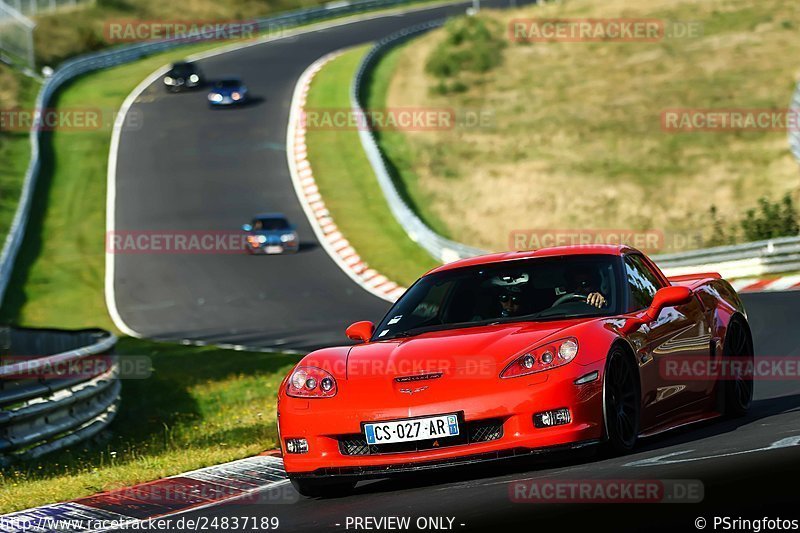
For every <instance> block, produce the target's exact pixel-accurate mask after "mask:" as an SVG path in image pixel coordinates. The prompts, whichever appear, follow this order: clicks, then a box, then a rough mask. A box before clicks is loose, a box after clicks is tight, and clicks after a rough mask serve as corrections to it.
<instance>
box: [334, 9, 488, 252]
mask: <svg viewBox="0 0 800 533" xmlns="http://www.w3.org/2000/svg"><path fill="white" fill-rule="evenodd" d="M442 24H444V20H437V21H433V22H428V23H425V24H420V25H417V26H412V27H410V28H406V29H404V30H402V31H399V32H397V33H393V34H392V35H389V36H388V37H385V38H384V39H381V40H380V41H378V42H377V43H376V44H375V46H373V47H372V49H371V50H370V51H369V52H367V54H366V55H365V56H364V58H363V59H362V60H361V64H360V65H359V67H358V70H357V71H356V75H355V77H354V78H353V82H352V85H351V88H350V105H351V107H352V108H353V111H354V112H355V114H356V115H357V116H359V115H361V114H362V113H363V112H364V108H363V83H364V81H365V80H366V79H367V78H368V76H369V75H370V72H371V70H372V68H373V67H374V66H375V65H376V64H377V63H378V61H379V60H380V58H381V57H382V56H383V55H384V54H385V53H386V52H387V51H388V50H389V49H390V48H392V47H394V46H397V45H398V44H400V43H402V42H404V41H405V40H407V39H410V38H412V37H416V36H417V35H421V34H422V33H425V32H427V31H430V30H432V29H434V28H438V27H439V26H441V25H442ZM358 133H359V137H360V139H361V145H362V146H363V148H364V151H365V152H366V154H367V159H369V162H370V165H371V166H372V169H373V171H374V172H375V177H376V178H377V179H378V184H379V185H380V187H381V190H382V191H383V195H384V196H385V197H386V201H387V202H388V204H389V209H390V210H391V212H392V214H393V215H394V217H395V218H396V219H397V221H398V222H399V223H400V225H401V226H402V227H403V229H404V230H405V232H406V233H407V234H408V236H409V237H410V238H411V240H412V241H414V242H416V243H417V244H419V245H420V246H422V247H423V248H424V249H425V250H427V251H428V253H429V254H431V256H433V257H434V259H437V260H439V261H442V262H443V263H449V262H451V261H455V260H457V259H462V258H465V257H472V256H475V255H480V254H483V253H486V252H485V251H483V250H481V249H479V248H474V247H472V246H467V245H465V244H461V243H459V242H455V241H451V240H450V239H446V238H444V237H442V236H441V235H439V234H438V233H436V232H435V231H433V230H432V229H430V228H429V227H428V226H427V224H425V222H423V221H422V220H421V219H420V218H419V216H417V214H416V213H415V212H414V210H413V209H411V208H410V207H409V206H408V204H407V203H406V201H405V200H404V199H403V197H402V196H401V195H400V193H399V192H398V191H397V188H396V187H395V185H394V180H393V178H392V175H391V173H390V172H389V169H388V167H387V166H386V162H385V161H384V159H383V153H382V152H381V150H380V148H379V147H378V143H377V141H376V140H375V136H374V134H373V132H372V130H371V129H369V128H359V132H358Z"/></svg>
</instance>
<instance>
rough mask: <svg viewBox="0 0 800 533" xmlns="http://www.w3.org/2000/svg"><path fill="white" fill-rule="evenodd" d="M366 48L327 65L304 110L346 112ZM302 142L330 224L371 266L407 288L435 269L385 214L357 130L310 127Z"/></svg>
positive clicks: (319, 75)
mask: <svg viewBox="0 0 800 533" xmlns="http://www.w3.org/2000/svg"><path fill="white" fill-rule="evenodd" d="M367 50H368V47H360V48H356V49H353V50H350V51H348V52H346V53H344V54H343V55H341V56H340V57H338V58H337V59H335V60H333V61H331V62H330V63H328V64H327V65H326V66H325V67H324V68H323V69H322V71H320V72H319V74H317V75H316V77H315V78H314V80H313V81H312V83H311V89H310V91H309V94H308V101H307V104H306V108H307V109H309V110H311V109H315V108H316V109H330V108H334V109H349V108H350V97H349V90H350V82H351V80H352V79H353V75H354V73H355V70H356V68H357V67H358V64H359V62H360V60H361V58H362V57H363V55H364V54H365V53H366V51H367ZM306 144H307V145H308V158H309V161H310V162H311V166H312V168H313V169H314V179H315V180H316V182H317V186H318V187H319V189H320V193H321V194H322V197H323V198H324V200H325V204H326V206H327V208H328V209H329V210H330V212H331V216H332V217H333V220H334V221H335V222H336V225H337V226H338V227H339V229H340V230H341V232H342V234H343V235H344V236H345V237H346V238H347V240H348V241H349V242H350V244H352V246H353V248H355V250H356V251H357V252H358V254H359V255H360V256H361V258H362V259H363V260H364V261H365V262H366V263H368V264H369V265H370V267H372V268H374V269H376V270H377V271H378V272H380V273H382V274H384V275H385V276H387V277H388V278H389V279H391V280H393V281H395V282H397V283H401V284H405V285H408V284H410V283H412V282H413V281H414V280H416V279H417V278H418V277H419V276H420V275H421V274H423V273H424V272H425V271H426V270H428V269H430V268H433V267H434V266H436V265H437V263H436V262H435V261H434V260H433V259H431V257H430V256H429V255H428V254H427V252H425V251H424V250H423V249H422V248H420V247H419V246H418V245H417V244H416V243H414V242H413V241H412V240H411V239H410V238H409V237H408V235H407V234H406V233H405V231H404V230H403V228H402V227H401V226H400V225H399V224H398V222H397V221H396V220H395V218H394V216H393V215H392V214H391V212H390V211H389V207H388V205H387V203H386V199H385V197H384V195H383V192H382V191H381V188H380V186H379V185H378V182H377V180H376V179H375V174H374V173H373V171H372V167H371V166H370V164H369V161H368V160H367V157H366V155H365V154H364V149H363V148H362V146H361V142H360V140H359V137H358V131H357V130H355V129H352V130H336V131H330V130H314V129H309V130H308V132H307V136H306Z"/></svg>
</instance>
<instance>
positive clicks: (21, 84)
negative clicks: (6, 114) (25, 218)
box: [0, 65, 39, 242]
mask: <svg viewBox="0 0 800 533" xmlns="http://www.w3.org/2000/svg"><path fill="white" fill-rule="evenodd" d="M38 92H39V83H38V82H36V81H35V80H33V79H31V78H29V77H27V76H23V75H22V74H20V73H18V72H16V71H14V70H13V69H11V68H10V67H7V66H5V65H0V111H9V110H12V109H24V110H26V111H30V110H32V109H33V108H34V105H35V103H36V95H37V94H38ZM10 118H13V117H10ZM30 156H31V144H30V138H29V135H28V132H27V131H17V129H16V128H14V127H11V126H9V127H4V126H3V125H0V161H2V165H0V242H4V241H5V237H6V235H7V234H8V230H9V228H10V227H11V222H12V220H13V219H14V213H16V211H17V205H18V204H19V195H20V192H21V191H22V183H23V181H24V179H25V171H26V170H27V168H28V162H29V161H30Z"/></svg>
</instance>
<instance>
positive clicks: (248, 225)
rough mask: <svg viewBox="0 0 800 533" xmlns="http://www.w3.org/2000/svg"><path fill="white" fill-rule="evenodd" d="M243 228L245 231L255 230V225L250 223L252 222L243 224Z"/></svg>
mask: <svg viewBox="0 0 800 533" xmlns="http://www.w3.org/2000/svg"><path fill="white" fill-rule="evenodd" d="M242 229H243V230H244V231H253V226H252V225H250V224H243V225H242Z"/></svg>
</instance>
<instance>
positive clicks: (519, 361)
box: [500, 337, 578, 378]
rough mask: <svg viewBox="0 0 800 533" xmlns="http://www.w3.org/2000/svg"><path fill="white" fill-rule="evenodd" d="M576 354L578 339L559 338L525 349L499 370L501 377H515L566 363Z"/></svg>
mask: <svg viewBox="0 0 800 533" xmlns="http://www.w3.org/2000/svg"><path fill="white" fill-rule="evenodd" d="M577 355H578V340H577V339H576V338H574V337H570V338H567V339H560V340H557V341H553V342H548V343H547V344H542V345H541V346H538V347H536V348H533V349H532V350H527V351H526V352H525V353H524V354H522V355H520V356H519V357H517V358H516V359H514V360H513V361H511V363H509V364H508V366H506V367H505V368H504V369H503V371H502V372H500V377H501V378H517V377H520V376H527V375H528V374H535V373H537V372H543V371H545V370H550V369H552V368H558V367H560V366H563V365H566V364H567V363H569V362H570V361H572V360H573V359H575V356H577Z"/></svg>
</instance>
